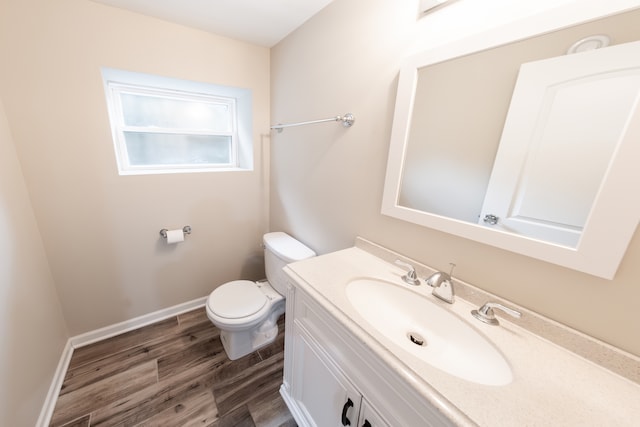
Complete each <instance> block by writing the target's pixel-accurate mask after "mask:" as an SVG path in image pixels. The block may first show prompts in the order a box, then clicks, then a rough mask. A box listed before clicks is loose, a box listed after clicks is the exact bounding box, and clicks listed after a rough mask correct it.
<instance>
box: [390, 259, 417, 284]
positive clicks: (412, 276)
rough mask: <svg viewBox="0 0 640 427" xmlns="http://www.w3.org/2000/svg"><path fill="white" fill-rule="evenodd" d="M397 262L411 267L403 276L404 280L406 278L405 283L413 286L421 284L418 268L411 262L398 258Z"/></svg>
mask: <svg viewBox="0 0 640 427" xmlns="http://www.w3.org/2000/svg"><path fill="white" fill-rule="evenodd" d="M396 264H398V265H400V266H402V267H405V268H408V269H409V271H408V272H407V274H405V275H404V276H402V280H404V282H405V283H408V284H409V285H412V286H418V285H419V284H420V279H418V275H417V274H416V269H415V268H413V265H411V264H409V263H408V262H404V261H400V260H399V259H397V260H396Z"/></svg>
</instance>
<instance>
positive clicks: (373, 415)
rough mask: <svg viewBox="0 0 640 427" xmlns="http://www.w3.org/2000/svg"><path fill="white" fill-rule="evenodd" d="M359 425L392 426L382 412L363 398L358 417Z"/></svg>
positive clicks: (359, 426) (360, 426) (363, 426)
mask: <svg viewBox="0 0 640 427" xmlns="http://www.w3.org/2000/svg"><path fill="white" fill-rule="evenodd" d="M358 427H390V426H389V424H387V422H386V421H385V420H383V419H382V417H381V416H380V414H378V412H376V410H375V409H373V407H372V406H371V405H370V404H369V402H367V400H366V399H362V404H361V405H360V417H359V419H358Z"/></svg>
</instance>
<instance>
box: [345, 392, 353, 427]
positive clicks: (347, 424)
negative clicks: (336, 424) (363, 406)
mask: <svg viewBox="0 0 640 427" xmlns="http://www.w3.org/2000/svg"><path fill="white" fill-rule="evenodd" d="M349 408H353V401H352V400H351V399H349V398H347V401H346V402H345V404H344V406H343V407H342V425H343V426H350V425H351V421H349V418H347V411H348V410H349Z"/></svg>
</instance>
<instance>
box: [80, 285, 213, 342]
mask: <svg viewBox="0 0 640 427" xmlns="http://www.w3.org/2000/svg"><path fill="white" fill-rule="evenodd" d="M206 302H207V297H202V298H198V299H194V300H193V301H188V302H185V303H182V304H178V305H174V306H173V307H168V308H163V309H162V310H158V311H155V312H153V313H149V314H144V315H142V316H140V317H136V318H134V319H130V320H125V321H124V322H120V323H116V324H115V325H110V326H105V327H104V328H100V329H96V330H94V331H89V332H85V333H84V334H80V335H76V336H75V337H71V338H70V341H71V345H72V346H73V348H79V347H84V346H85V345H89V344H93V343H94V342H97V341H101V340H104V339H107V338H111V337H114V336H116V335H120V334H122V333H125V332H129V331H133V330H134V329H138V328H141V327H143V326H147V325H151V324H152V323H156V322H159V321H161V320H165V319H168V318H169V317H172V316H177V315H178V314H181V313H185V312H187V311H191V310H194V309H196V308H199V307H203V306H204V305H205V304H206Z"/></svg>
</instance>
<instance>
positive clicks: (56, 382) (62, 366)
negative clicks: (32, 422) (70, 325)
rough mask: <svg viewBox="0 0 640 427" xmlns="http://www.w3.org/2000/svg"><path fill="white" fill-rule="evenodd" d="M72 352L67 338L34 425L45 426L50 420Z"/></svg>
mask: <svg viewBox="0 0 640 427" xmlns="http://www.w3.org/2000/svg"><path fill="white" fill-rule="evenodd" d="M72 354H73V347H72V346H71V340H67V344H66V345H65V346H64V349H63V350H62V355H61V356H60V361H59V362H58V367H57V368H56V371H55V373H54V374H53V380H52V381H51V385H50V386H49V391H48V392H47V397H46V398H45V401H44V406H43V407H42V410H41V411H40V416H39V417H38V421H37V422H36V427H47V426H48V425H49V423H50V422H51V416H52V415H53V410H54V409H55V407H56V402H57V400H58V394H59V393H60V388H61V387H62V382H63V381H64V376H65V375H66V374H67V367H68V366H69V362H70V361H71V355H72Z"/></svg>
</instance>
